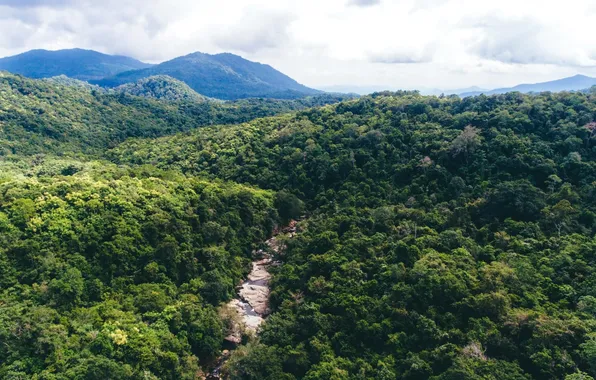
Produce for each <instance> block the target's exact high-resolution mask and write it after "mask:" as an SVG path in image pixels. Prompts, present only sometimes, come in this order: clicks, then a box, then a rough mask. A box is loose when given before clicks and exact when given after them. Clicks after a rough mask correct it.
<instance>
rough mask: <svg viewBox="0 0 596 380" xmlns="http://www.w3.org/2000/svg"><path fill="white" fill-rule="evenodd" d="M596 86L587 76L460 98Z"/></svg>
mask: <svg viewBox="0 0 596 380" xmlns="http://www.w3.org/2000/svg"><path fill="white" fill-rule="evenodd" d="M594 85H596V78H592V77H588V76H585V75H575V76H572V77H569V78H563V79H558V80H554V81H550V82H542V83H534V84H520V85H517V86H515V87H508V88H497V89H495V90H490V91H488V90H483V91H470V92H463V93H460V96H462V97H467V96H476V95H480V94H485V95H495V94H504V93H507V92H514V91H517V92H522V93H530V92H546V91H550V92H560V91H579V90H585V89H587V88H590V87H592V86H594Z"/></svg>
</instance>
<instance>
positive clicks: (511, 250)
mask: <svg viewBox="0 0 596 380" xmlns="http://www.w3.org/2000/svg"><path fill="white" fill-rule="evenodd" d="M595 119H596V98H595V97H594V96H593V95H589V94H581V93H561V94H542V95H522V94H506V95H500V96H494V97H485V96H479V97H476V98H466V99H463V100H462V99H459V98H457V97H439V98H437V97H422V96H420V95H418V94H416V93H403V92H402V93H379V94H374V95H372V96H369V97H364V98H361V99H358V100H352V101H345V102H342V103H340V104H337V105H330V106H326V107H322V108H316V109H310V110H305V111H300V112H297V113H296V114H294V115H285V116H281V117H274V118H268V119H259V120H254V121H252V122H249V123H245V124H243V125H238V126H230V127H226V128H221V127H207V128H203V129H200V130H196V131H193V132H191V133H190V134H186V135H176V136H171V137H165V138H161V139H157V140H150V141H144V140H131V141H128V142H126V143H124V144H122V145H121V146H119V147H118V148H116V149H114V150H112V151H111V152H110V153H109V155H108V156H109V157H110V159H111V160H113V161H115V162H117V163H119V164H132V165H138V164H153V165H156V166H158V167H161V168H163V169H169V170H176V171H181V172H183V173H186V174H187V175H201V176H208V177H211V178H223V179H226V180H232V181H237V182H241V183H248V184H252V185H257V186H259V187H262V188H268V189H272V190H275V191H280V194H282V195H278V197H280V198H278V206H279V204H280V201H281V200H283V201H284V203H285V202H287V199H288V198H287V194H289V193H291V194H294V195H295V196H297V197H298V198H299V199H301V200H302V201H304V202H305V205H306V210H309V211H308V214H309V218H308V221H307V222H303V225H302V229H304V232H303V233H301V234H299V237H298V238H296V239H293V240H290V241H289V242H288V249H287V252H286V253H285V254H284V256H283V264H282V265H281V266H280V267H278V268H275V269H274V277H273V283H272V287H273V291H272V296H271V302H272V306H273V309H274V313H273V315H272V316H271V317H270V318H269V320H268V322H267V323H266V325H265V326H264V329H263V331H262V333H261V335H260V341H259V342H258V343H256V344H252V345H249V346H246V347H245V348H243V349H242V350H240V351H239V352H238V353H237V354H235V355H234V357H233V359H232V360H231V361H230V363H229V367H230V368H229V373H230V374H231V375H232V378H239V379H257V378H304V379H319V378H325V379H327V378H329V379H332V378H337V379H340V378H341V379H344V378H354V379H356V378H358V379H360V378H367V379H368V378H370V379H373V378H375V379H376V378H387V379H393V378H405V379H408V378H411V379H423V378H435V379H452V378H485V379H494V378H504V379H526V378H565V377H566V376H570V378H573V376H575V377H578V376H584V375H583V374H582V373H585V374H586V375H585V376H594V375H596V371H595V369H594V368H595V367H594V363H592V361H593V359H594V357H593V355H592V354H593V351H594V352H596V350H595V349H594V347H596V345H595V344H594V335H593V334H594V328H595V323H594V322H595V320H594V316H595V314H594V309H595V305H596V303H595V302H594V299H593V297H592V296H593V292H594V291H595V288H594V285H593V284H594V283H595V282H594V278H596V272H594V268H595V265H596V262H595V260H596V257H595V256H594V254H593V253H594V252H596V240H594V233H595V232H596V224H595V222H596V206H595V205H596V203H595V200H596V198H595V195H596V187H595V186H596V185H595V184H596V160H595V159H596V149H595V146H596V144H595V143H596V141H595V140H594V136H593V135H592V134H591V131H590V128H588V127H586V126H589V125H591V124H590V123H592V122H594V120H595ZM283 194H285V195H283ZM279 209H280V210H282V208H279ZM283 209H288V208H287V207H283ZM263 352H265V353H266V357H267V360H265V359H264V358H263V357H262V354H263ZM268 363H274V365H268ZM586 378H589V377H586Z"/></svg>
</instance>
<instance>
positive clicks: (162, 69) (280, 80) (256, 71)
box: [91, 53, 321, 100]
mask: <svg viewBox="0 0 596 380" xmlns="http://www.w3.org/2000/svg"><path fill="white" fill-rule="evenodd" d="M155 75H168V76H170V77H173V78H176V79H178V80H181V81H183V82H184V83H186V84H187V85H189V86H190V88H192V89H193V90H195V91H196V92H198V93H199V94H202V95H205V96H208V97H212V98H218V99H225V100H233V99H241V98H254V97H262V98H280V99H288V98H289V99H291V98H299V97H303V96H306V95H314V94H318V93H320V92H321V91H318V90H314V89H312V88H308V87H306V86H303V85H301V84H299V83H298V82H296V81H295V80H293V79H292V78H290V77H288V76H287V75H285V74H282V73H280V72H279V71H277V70H275V69H274V68H273V67H271V66H269V65H264V64H261V63H257V62H252V61H248V60H246V59H244V58H242V57H239V56H237V55H234V54H230V53H222V54H215V55H211V54H205V53H193V54H189V55H187V56H184V57H178V58H175V59H173V60H171V61H167V62H164V63H161V64H159V65H156V66H153V67H149V68H145V69H141V70H133V71H128V72H124V73H120V74H117V75H114V76H112V77H109V78H104V79H102V80H96V81H91V82H92V83H94V84H98V85H100V86H104V87H117V86H120V85H122V84H125V83H130V82H136V81H138V80H139V79H143V78H147V77H150V76H155Z"/></svg>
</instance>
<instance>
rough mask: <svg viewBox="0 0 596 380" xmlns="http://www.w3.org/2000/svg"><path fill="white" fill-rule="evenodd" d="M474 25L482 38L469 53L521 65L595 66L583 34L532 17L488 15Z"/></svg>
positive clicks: (591, 50)
mask: <svg viewBox="0 0 596 380" xmlns="http://www.w3.org/2000/svg"><path fill="white" fill-rule="evenodd" d="M472 28H474V29H475V30H476V31H477V33H478V36H479V38H478V40H477V41H476V42H475V43H472V44H471V45H470V47H469V52H471V53H472V54H475V55H477V56H478V57H481V58H483V59H488V60H494V61H499V62H503V63H507V64H521V65H535V64H548V65H558V66H577V67H582V66H587V67H589V66H596V60H594V57H593V55H592V54H593V53H594V50H593V49H592V48H591V46H590V45H587V44H585V45H584V44H583V43H581V42H580V41H578V40H580V39H581V38H582V36H581V35H577V36H576V35H575V33H568V32H567V31H566V30H565V29H562V28H556V27H553V25H548V24H545V23H542V22H540V21H539V20H536V19H533V18H531V17H524V18H519V19H511V18H504V17H499V16H489V17H487V18H485V19H484V20H482V21H481V22H477V23H476V24H475V25H472ZM576 33H577V32H576Z"/></svg>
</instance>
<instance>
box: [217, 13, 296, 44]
mask: <svg viewBox="0 0 596 380" xmlns="http://www.w3.org/2000/svg"><path fill="white" fill-rule="evenodd" d="M294 19H295V17H294V16H293V15H292V14H291V13H289V12H279V11H270V10H263V9H259V10H255V9H250V10H248V11H247V13H245V14H243V15H242V16H241V17H240V19H238V20H236V21H235V22H234V23H233V24H232V25H227V26H223V27H222V28H221V29H220V30H219V31H218V32H216V33H215V35H214V37H213V41H214V43H215V44H216V45H217V46H218V47H220V48H221V49H223V50H235V51H239V52H244V53H251V54H254V53H257V52H259V51H261V50H263V49H271V48H278V47H280V46H282V45H285V44H287V43H288V40H289V35H288V27H289V26H290V24H291V22H292V21H293V20H294Z"/></svg>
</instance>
